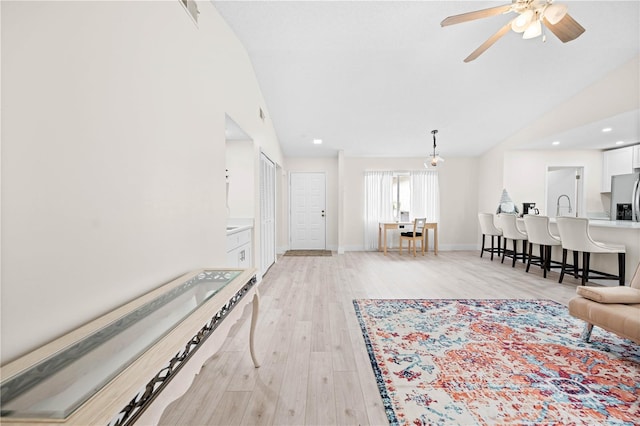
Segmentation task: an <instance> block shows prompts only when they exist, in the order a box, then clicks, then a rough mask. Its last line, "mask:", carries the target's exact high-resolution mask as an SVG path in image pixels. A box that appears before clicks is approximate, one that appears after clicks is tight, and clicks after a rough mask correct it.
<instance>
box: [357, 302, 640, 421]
mask: <svg viewBox="0 0 640 426" xmlns="http://www.w3.org/2000/svg"><path fill="white" fill-rule="evenodd" d="M353 304H354V308H355V311H356V315H357V317H358V320H359V322H360V327H361V329H362V334H363V337H364V341H365V344H366V346H367V350H368V353H369V358H370V361H371V365H372V368H373V370H374V374H375V376H376V381H377V384H378V390H379V391H380V395H381V396H382V400H383V403H384V408H385V411H386V413H387V417H388V420H389V423H390V424H393V425H396V424H604V423H609V424H612V423H615V424H633V423H634V422H635V421H637V419H638V418H640V408H639V407H638V404H637V395H638V393H639V392H640V382H639V381H638V380H637V377H638V370H639V368H640V346H637V345H635V344H633V343H632V342H631V341H628V340H624V339H621V338H619V337H618V336H615V335H613V334H611V333H608V332H604V331H602V330H599V329H596V330H594V334H595V333H597V334H598V336H597V339H595V338H594V340H593V343H592V344H588V343H585V342H583V341H581V340H580V339H579V336H580V332H581V329H582V322H581V321H580V320H577V319H576V318H573V317H571V316H570V315H569V314H568V313H567V308H566V307H565V306H563V305H561V304H559V303H556V302H553V301H551V300H454V299H450V300H437V299H436V300H412V299H378V300H376V299H364V300H354V301H353Z"/></svg>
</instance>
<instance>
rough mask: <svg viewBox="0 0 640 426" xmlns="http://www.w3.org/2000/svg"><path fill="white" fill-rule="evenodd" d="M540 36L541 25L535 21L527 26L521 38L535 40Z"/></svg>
mask: <svg viewBox="0 0 640 426" xmlns="http://www.w3.org/2000/svg"><path fill="white" fill-rule="evenodd" d="M541 34H542V24H540V21H539V20H537V19H536V20H535V21H533V22H532V23H531V24H529V26H528V27H527V29H526V30H525V32H524V34H522V38H523V39H525V40H529V39H531V38H536V37H538V36H539V35H541Z"/></svg>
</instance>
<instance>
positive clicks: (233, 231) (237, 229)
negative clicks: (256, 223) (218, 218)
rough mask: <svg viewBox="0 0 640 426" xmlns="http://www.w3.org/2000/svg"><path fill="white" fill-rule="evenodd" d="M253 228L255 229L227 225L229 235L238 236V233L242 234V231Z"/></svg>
mask: <svg viewBox="0 0 640 426" xmlns="http://www.w3.org/2000/svg"><path fill="white" fill-rule="evenodd" d="M251 228H253V226H252V225H237V226H234V225H231V226H229V225H227V235H232V234H236V233H238V232H242V231H245V230H247V229H251Z"/></svg>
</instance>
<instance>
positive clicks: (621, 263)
mask: <svg viewBox="0 0 640 426" xmlns="http://www.w3.org/2000/svg"><path fill="white" fill-rule="evenodd" d="M624 258H625V254H624V253H618V274H620V278H619V281H618V284H619V285H624V276H625V274H626V271H625V269H624V268H625V266H624Z"/></svg>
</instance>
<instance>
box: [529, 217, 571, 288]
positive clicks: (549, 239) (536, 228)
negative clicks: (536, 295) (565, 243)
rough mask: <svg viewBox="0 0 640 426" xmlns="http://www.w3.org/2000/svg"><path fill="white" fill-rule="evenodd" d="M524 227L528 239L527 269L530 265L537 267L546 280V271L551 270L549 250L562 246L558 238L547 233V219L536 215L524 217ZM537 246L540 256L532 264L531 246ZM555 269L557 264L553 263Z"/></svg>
mask: <svg viewBox="0 0 640 426" xmlns="http://www.w3.org/2000/svg"><path fill="white" fill-rule="evenodd" d="M524 226H525V228H526V229H527V236H528V237H529V259H528V260H527V269H526V271H527V272H529V268H530V267H531V263H533V264H534V265H538V266H540V267H541V268H542V275H543V276H544V277H545V278H547V271H550V270H551V263H552V262H551V249H552V247H555V246H557V247H560V246H561V245H562V243H561V241H560V238H558V237H556V236H555V235H553V234H551V232H550V231H549V217H548V216H537V215H529V214H527V215H525V216H524ZM534 244H538V245H539V246H540V256H539V257H538V258H537V259H538V261H537V262H536V261H533V262H532V260H533V259H532V258H533V255H532V251H533V245H534ZM555 263H556V266H555V267H560V265H558V262H555Z"/></svg>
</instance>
